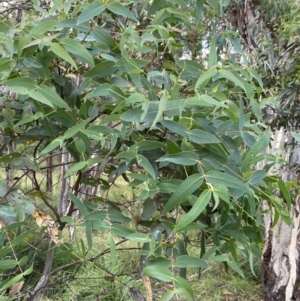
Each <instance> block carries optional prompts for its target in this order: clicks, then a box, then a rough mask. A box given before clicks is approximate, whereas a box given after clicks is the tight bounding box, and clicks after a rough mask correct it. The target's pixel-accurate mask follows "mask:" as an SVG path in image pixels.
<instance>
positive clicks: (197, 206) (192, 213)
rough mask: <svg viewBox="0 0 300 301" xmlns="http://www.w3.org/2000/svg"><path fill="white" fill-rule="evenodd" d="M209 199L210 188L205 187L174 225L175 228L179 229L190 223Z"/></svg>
mask: <svg viewBox="0 0 300 301" xmlns="http://www.w3.org/2000/svg"><path fill="white" fill-rule="evenodd" d="M210 200H211V192H210V190H208V189H206V190H204V191H203V192H202V193H201V195H200V196H199V198H198V199H197V201H196V203H195V204H194V205H193V207H192V209H191V210H190V211H189V212H188V213H186V214H185V215H184V216H183V217H182V218H181V219H180V220H179V222H178V223H177V224H176V225H175V229H177V230H180V229H182V228H184V227H186V226H188V225H189V224H190V223H192V222H193V221H194V220H195V219H196V218H197V217H198V216H199V215H200V214H201V213H202V211H203V210H204V209H205V208H206V206H207V205H208V203H209V202H210Z"/></svg>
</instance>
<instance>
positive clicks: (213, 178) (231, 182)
mask: <svg viewBox="0 0 300 301" xmlns="http://www.w3.org/2000/svg"><path fill="white" fill-rule="evenodd" d="M206 180H207V182H208V183H210V184H213V185H225V186H227V187H232V188H237V189H240V190H242V191H243V192H245V193H247V192H248V191H249V188H248V186H247V185H246V184H245V183H243V182H242V181H241V180H239V179H237V178H235V177H233V176H231V175H228V174H225V173H223V172H220V171H217V170H212V171H209V172H208V173H207V175H206Z"/></svg>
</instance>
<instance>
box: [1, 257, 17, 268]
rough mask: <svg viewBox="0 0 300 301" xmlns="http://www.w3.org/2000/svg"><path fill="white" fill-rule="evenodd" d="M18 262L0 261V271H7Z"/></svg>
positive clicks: (11, 260)
mask: <svg viewBox="0 0 300 301" xmlns="http://www.w3.org/2000/svg"><path fill="white" fill-rule="evenodd" d="M17 264H18V262H17V261H16V260H14V259H6V260H0V269H1V270H7V269H12V268H14V267H15V266H17Z"/></svg>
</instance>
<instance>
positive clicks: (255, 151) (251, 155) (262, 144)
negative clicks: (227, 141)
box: [242, 133, 270, 166]
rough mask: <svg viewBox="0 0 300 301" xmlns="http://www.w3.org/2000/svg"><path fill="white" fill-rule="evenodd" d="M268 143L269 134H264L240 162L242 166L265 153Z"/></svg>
mask: <svg viewBox="0 0 300 301" xmlns="http://www.w3.org/2000/svg"><path fill="white" fill-rule="evenodd" d="M269 142H270V134H269V133H264V134H263V135H262V136H261V137H260V139H259V140H258V141H257V142H256V143H255V144H254V145H253V146H252V147H251V149H250V150H249V151H248V153H247V154H246V156H245V158H244V160H243V161H242V166H247V165H249V164H251V162H254V159H255V158H256V157H257V156H258V155H260V154H261V153H262V152H263V151H265V149H266V147H267V146H268V145H269Z"/></svg>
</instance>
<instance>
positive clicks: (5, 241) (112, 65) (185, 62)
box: [0, 0, 291, 300]
mask: <svg viewBox="0 0 300 301" xmlns="http://www.w3.org/2000/svg"><path fill="white" fill-rule="evenodd" d="M31 4H32V10H31V11H30V12H28V13H27V14H24V15H23V19H22V21H21V22H20V23H16V24H14V22H11V21H10V20H3V21H1V22H0V39H1V44H0V55H1V57H0V81H1V85H2V86H3V87H4V88H5V89H6V90H8V91H10V93H13V97H11V96H10V95H11V94H7V93H4V94H3V97H2V98H1V106H2V115H1V117H0V122H1V128H3V133H2V134H3V137H2V141H3V144H4V146H8V145H10V144H12V143H13V144H14V145H16V146H17V148H16V151H15V152H13V153H10V154H5V153H3V154H2V155H1V158H0V163H1V165H2V167H3V168H6V170H7V171H8V170H11V169H15V170H18V172H19V175H18V177H16V178H15V179H14V182H13V183H12V184H11V185H6V184H5V183H4V182H1V183H0V185H1V186H0V197H1V200H0V214H1V225H2V228H1V229H2V230H1V231H2V232H1V239H0V242H1V246H2V248H1V249H0V257H1V264H0V269H1V271H3V272H5V275H6V276H3V279H2V280H3V281H2V283H1V284H0V289H1V290H2V291H5V290H6V289H8V288H10V291H13V292H14V293H16V292H18V293H19V294H23V295H27V296H29V300H39V298H40V297H41V294H42V292H43V289H44V288H45V287H47V283H48V281H49V277H50V276H53V275H56V273H58V272H59V271H61V270H66V269H68V268H72V267H74V266H76V265H77V266H78V268H80V267H81V268H84V267H86V265H87V264H88V263H89V262H93V261H95V260H97V259H98V258H99V257H100V256H103V255H104V254H106V253H107V252H109V251H110V252H111V256H112V257H114V258H115V252H116V245H118V244H121V243H122V242H124V241H127V240H130V241H132V242H133V243H138V244H140V245H141V244H142V245H143V246H142V248H141V250H140V251H139V253H138V254H137V256H140V258H141V260H140V271H141V273H142V279H143V281H144V284H145V289H146V295H147V300H152V291H151V285H149V283H151V282H149V277H153V278H156V279H158V280H160V281H162V282H171V283H172V289H171V290H170V291H168V292H166V294H165V295H164V296H163V299H162V300H170V299H171V298H172V297H173V296H174V295H181V296H183V297H184V298H186V299H187V300H192V299H193V292H192V290H191V288H190V285H189V283H188V281H187V280H186V269H187V268H189V267H198V268H199V270H200V272H201V270H203V269H206V268H208V267H209V263H210V262H214V261H217V262H223V263H224V265H225V266H226V267H230V268H231V269H233V270H234V271H235V272H237V273H239V274H240V275H241V276H243V271H242V270H241V269H240V267H239V263H238V262H239V257H238V254H239V253H240V254H242V255H243V256H245V258H247V259H248V261H249V264H250V267H251V269H252V271H253V273H254V269H253V257H255V256H258V257H260V256H261V250H260V246H261V245H262V243H263V238H262V236H261V227H262V226H263V213H264V212H262V210H261V206H260V205H261V200H266V201H267V204H268V206H269V207H268V210H273V211H274V212H275V214H276V216H277V217H281V218H282V219H284V220H285V222H286V223H291V220H290V218H289V215H288V210H287V209H286V208H285V207H284V206H282V203H283V202H285V203H286V206H287V208H289V207H290V199H289V198H288V197H287V195H288V194H287V187H286V186H285V184H284V182H282V181H280V179H279V178H278V177H276V176H272V177H271V176H268V175H267V171H268V168H269V167H268V166H267V167H262V169H260V170H255V166H257V163H258V162H260V161H262V160H268V162H269V164H275V163H278V158H277V157H276V156H273V155H267V154H266V153H264V150H265V149H266V148H267V147H268V145H269V142H270V133H269V132H268V130H267V126H266V125H265V124H264V119H263V112H262V109H263V107H264V104H265V103H266V101H267V100H265V96H266V91H265V89H264V86H263V83H262V80H261V78H260V76H259V75H258V73H257V72H256V71H255V69H253V68H251V67H249V65H250V64H249V63H248V59H247V56H245V54H244V53H243V51H242V47H241V43H240V39H239V35H238V34H237V32H236V31H235V30H229V29H228V28H227V27H226V26H227V25H226V24H227V23H226V19H225V16H226V13H227V11H228V9H230V6H229V4H230V1H182V0H177V1H164V0H154V1H138V2H137V1H126V2H125V1H124V2H115V1H110V0H108V1H101V0H98V1H89V2H79V1H72V0H69V1H66V2H62V1H59V0H58V1H55V2H51V5H50V4H49V5H48V6H47V5H46V6H44V5H40V3H39V2H35V1H32V2H31ZM206 53H208V55H206ZM28 147H30V148H31V149H32V150H33V151H31V152H29V151H24V149H25V148H28ZM4 149H5V147H4V148H2V150H4ZM53 151H56V152H63V153H65V152H68V153H69V154H70V155H71V157H72V159H71V160H72V162H71V166H70V168H68V169H66V170H65V177H71V180H72V181H71V183H68V185H70V186H65V185H62V186H61V187H62V191H61V193H60V198H59V199H58V200H57V201H56V202H55V201H54V200H53V199H52V196H51V195H50V194H49V193H47V192H46V190H45V188H44V186H43V183H42V180H41V176H40V175H41V174H42V171H43V169H45V168H47V166H46V167H45V166H44V165H43V162H45V161H47V159H48V158H49V157H50V156H52V155H51V152H53ZM60 164H69V162H63V161H61V163H60ZM95 166H97V167H98V168H99V169H98V172H97V173H96V174H93V173H92V172H91V170H93V169H94V168H95ZM25 177H29V178H30V180H31V181H32V185H33V189H30V190H29V191H26V190H24V189H23V190H22V189H20V188H21V187H22V186H21V183H22V181H23V180H24V178H25ZM121 177H122V178H123V181H125V182H126V183H127V186H128V187H129V188H130V189H132V190H133V192H134V198H133V200H130V203H131V208H132V206H134V210H130V211H129V210H126V207H124V206H123V205H122V202H121V201H120V200H115V199H110V198H109V195H110V194H109V191H110V190H111V189H112V187H113V186H115V185H117V184H116V183H117V180H118V179H119V178H121ZM64 184H65V183H64ZM82 184H86V185H90V186H93V187H97V186H100V187H101V192H100V193H99V192H98V194H96V196H95V195H91V196H89V195H87V196H85V197H81V196H82V195H83V191H82V190H81V188H82ZM278 185H279V187H280V190H281V193H282V194H283V195H284V196H286V198H285V199H284V200H283V201H282V202H280V201H279V198H276V197H274V196H273V190H274V187H275V186H278ZM66 187H70V188H69V189H67V190H68V191H65V190H66ZM17 188H18V189H17ZM66 192H67V193H66ZM124 208H125V209H124ZM74 213H78V214H76V216H78V215H79V216H80V218H79V220H75V219H74V218H73V217H74V216H75V215H74ZM70 227H71V228H72V229H73V230H74V236H73V239H74V242H75V243H74V244H70V243H69V241H68V238H67V235H65V232H66V230H67V229H68V228H70ZM41 228H42V230H41ZM81 229H82V230H83V231H84V233H85V239H81V237H79V236H80V235H79V234H78V233H82V230H81ZM95 232H100V233H105V234H106V235H108V237H109V239H108V245H109V249H108V251H107V249H106V248H105V246H103V247H102V246H101V247H100V248H101V250H99V254H98V255H97V256H94V257H90V255H89V251H90V250H91V248H92V246H93V238H94V234H95ZM194 233H199V242H198V244H199V256H198V257H195V256H191V255H189V254H188V247H187V245H188V242H189V236H190V235H194ZM120 239H121V240H120ZM45 241H46V242H48V245H47V247H46V255H44V252H45ZM24 250H25V251H24ZM37 253H39V254H40V255H39V256H42V255H41V254H43V255H44V256H45V258H44V262H45V263H44V266H43V267H42V269H41V267H40V265H38V264H37V263H36V260H35V258H36V257H35V254H37ZM57 254H63V255H62V256H63V257H64V260H66V261H67V264H64V265H62V266H59V267H57V264H56V260H58V259H57V258H58V255H57ZM7 256H10V259H8V257H7ZM74 258H76V260H74ZM78 258H79V259H78ZM35 273H40V274H41V276H40V277H39V279H36V278H35V279H36V281H35V282H34V283H33V282H32V281H31V282H29V281H27V280H26V279H27V275H30V274H31V275H32V274H35ZM108 273H112V272H111V271H108ZM31 279H32V278H31ZM120 285H124V283H122V282H120ZM22 287H23V288H22ZM127 287H128V285H127ZM21 290H22V291H21ZM12 294H13V293H11V295H12ZM94 294H95V292H91V296H93V295H94Z"/></svg>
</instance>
